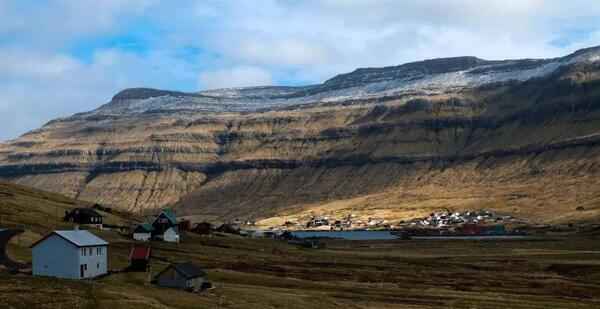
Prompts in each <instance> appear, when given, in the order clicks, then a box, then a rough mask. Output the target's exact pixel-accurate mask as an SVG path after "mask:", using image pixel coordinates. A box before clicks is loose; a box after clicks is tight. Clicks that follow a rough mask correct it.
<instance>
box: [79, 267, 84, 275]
mask: <svg viewBox="0 0 600 309" xmlns="http://www.w3.org/2000/svg"><path fill="white" fill-rule="evenodd" d="M84 271H85V269H84V268H83V265H79V274H80V276H81V278H83V277H85V273H84Z"/></svg>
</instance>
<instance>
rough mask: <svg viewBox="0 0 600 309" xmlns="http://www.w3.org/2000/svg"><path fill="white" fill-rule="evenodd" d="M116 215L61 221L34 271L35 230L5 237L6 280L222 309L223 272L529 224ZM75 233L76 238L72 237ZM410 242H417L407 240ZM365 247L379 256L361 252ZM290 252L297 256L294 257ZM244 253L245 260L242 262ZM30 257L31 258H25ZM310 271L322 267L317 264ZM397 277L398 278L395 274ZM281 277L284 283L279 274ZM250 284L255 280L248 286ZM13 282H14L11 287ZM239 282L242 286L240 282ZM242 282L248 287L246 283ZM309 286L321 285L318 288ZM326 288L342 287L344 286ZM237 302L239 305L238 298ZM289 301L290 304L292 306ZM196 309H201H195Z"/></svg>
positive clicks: (487, 215)
mask: <svg viewBox="0 0 600 309" xmlns="http://www.w3.org/2000/svg"><path fill="white" fill-rule="evenodd" d="M111 212H113V211H112V210H111V209H110V208H103V207H102V206H100V205H93V206H89V207H76V208H73V209H69V210H68V211H66V212H65V213H64V215H63V216H61V219H60V220H61V221H62V222H63V224H58V225H57V226H60V227H61V228H60V229H54V230H51V231H50V232H49V233H46V234H45V235H43V237H40V238H37V239H34V240H33V242H32V244H31V245H29V244H28V245H27V247H28V248H29V249H28V250H30V255H31V259H30V262H27V260H25V262H22V261H23V259H22V258H21V259H13V254H14V251H13V252H12V253H11V254H9V253H8V251H10V250H8V248H9V247H10V243H11V242H12V243H14V241H15V240H17V241H18V239H19V238H20V237H21V235H23V230H24V229H27V228H26V227H25V226H22V228H24V229H19V228H15V226H11V228H7V229H4V230H0V274H1V273H2V271H1V270H2V269H6V270H8V273H9V274H10V276H12V277H14V278H18V279H17V280H27V279H26V278H32V280H34V281H33V282H38V281H35V280H46V279H45V278H55V279H54V280H59V281H52V282H71V281H74V282H82V283H84V284H85V283H86V282H88V283H94V282H98V283H102V286H103V287H105V288H108V287H110V286H111V284H117V285H121V284H123V285H124V287H127V289H130V290H131V289H135V286H139V287H140V288H141V289H151V290H148V291H149V292H148V293H152V294H157V295H163V294H161V293H166V294H164V295H171V294H170V292H169V291H170V290H178V291H181V293H184V294H187V295H190V297H198V296H201V297H200V298H198V300H197V301H199V302H209V303H215V302H217V303H221V302H222V300H212V298H213V297H215V295H220V296H218V297H219V298H220V297H225V296H223V295H224V293H230V292H229V291H230V289H231V285H232V284H234V283H232V281H227V282H228V283H226V284H227V285H228V286H227V285H225V283H224V281H223V277H222V276H223V274H222V273H221V271H216V270H215V268H226V269H229V270H228V271H232V270H236V271H242V272H244V273H246V272H250V273H253V272H254V271H255V270H254V269H261V270H260V272H261V273H263V272H266V273H268V274H270V275H273V276H276V277H278V276H280V275H283V274H285V271H284V270H277V269H279V267H286V268H287V267H290V266H289V265H294V264H295V263H298V262H297V260H296V259H297V258H296V257H295V256H296V255H298V257H301V259H306V258H309V257H310V256H315V255H316V256H322V258H318V261H320V262H319V263H322V262H326V261H336V260H337V259H338V258H341V257H342V256H343V255H341V256H338V253H337V252H338V250H340V248H346V247H347V246H349V247H348V249H344V250H349V251H344V252H346V254H358V255H359V256H360V254H369V252H370V251H373V250H378V251H377V252H380V253H381V252H382V251H381V250H387V249H385V248H387V247H388V246H400V247H403V246H408V247H413V249H411V252H420V251H421V250H425V252H427V250H431V249H428V248H431V246H432V245H434V244H433V243H430V242H428V241H420V240H418V239H419V238H418V237H419V236H420V235H458V236H461V235H462V236H469V235H480V236H482V237H492V236H494V235H513V234H514V228H512V226H518V225H519V224H523V223H524V222H523V220H520V219H517V218H514V217H512V216H508V215H504V214H497V213H494V212H492V211H487V210H476V211H461V212H450V211H446V210H442V211H439V212H434V213H432V214H430V215H429V216H427V217H423V218H415V219H413V220H407V221H406V222H396V223H392V224H390V223H389V222H387V221H385V220H380V219H373V218H372V219H371V220H362V221H363V222H362V223H361V222H360V221H361V220H358V219H356V217H352V216H344V217H343V218H340V219H337V218H334V217H332V216H314V217H312V218H307V220H306V221H304V222H302V224H298V225H296V224H289V223H288V224H283V225H281V226H279V227H274V228H271V229H269V228H261V227H260V226H258V225H257V224H256V223H255V222H253V220H241V219H239V220H232V221H231V222H224V223H223V222H219V223H214V224H213V223H210V222H205V221H204V222H191V221H190V220H189V219H188V218H187V217H185V216H177V213H176V211H175V210H173V209H161V210H157V211H155V213H154V214H148V215H145V216H135V218H134V220H131V221H130V220H129V219H128V220H115V217H119V216H120V217H123V216H125V217H123V218H130V217H127V215H125V214H121V213H111ZM0 225H2V224H1V223H0ZM4 226H6V225H4ZM67 226H71V228H65V227H67ZM311 231H313V232H318V233H319V235H323V233H326V234H327V233H329V232H331V233H339V232H343V233H345V232H350V233H353V232H361V231H363V232H367V233H380V232H385V233H388V234H391V235H395V237H394V239H388V240H385V241H384V240H379V241H377V240H374V241H369V242H368V243H365V242H364V240H363V241H358V242H356V245H353V244H352V242H353V241H349V242H347V241H344V240H339V241H336V240H332V239H329V240H328V238H327V236H324V237H325V238H323V239H320V238H313V237H310V238H302V237H299V236H298V235H301V233H302V232H311ZM406 233H408V235H409V236H411V237H405V236H406V235H407V234H406ZM319 237H321V236H319ZM411 239H412V241H411ZM446 243H447V244H449V245H452V246H460V248H463V247H465V246H466V247H468V246H469V244H471V243H469V242H463V241H460V242H459V243H457V242H456V240H453V241H451V240H449V241H443V242H438V244H437V245H435V247H438V246H442V247H443V246H446ZM486 243H490V242H483V243H481V245H484V246H486V245H485V244H486ZM490 244H492V243H490ZM378 246H382V247H378ZM363 247H365V248H371V249H360V248H363ZM12 248H13V249H12V250H14V248H15V247H14V245H13V247H12ZM375 248H377V249H375ZM206 250H208V251H206ZM222 250H225V251H222ZM363 250H365V251H363ZM220 252H223V253H220ZM225 252H230V253H228V254H227V253H225ZM235 252H238V253H235ZM242 252H243V253H242ZM252 252H256V253H252ZM289 252H293V254H292V255H289V256H288V255H287V254H288V253H289ZM361 252H362V253H361ZM231 253H233V255H232V254H231ZM239 253H242V254H241V255H239V256H238V255H236V254H239ZM380 253H377V254H380ZM28 254H29V253H25V252H23V253H22V254H21V255H19V256H27V255H28ZM221 254H224V255H221ZM265 254H267V255H266V256H269V262H265V261H264V260H262V259H263V258H264V257H265ZM282 254H284V255H285V256H286V258H285V259H286V262H283V261H282V260H281V259H282V257H283V256H282ZM411 254H412V253H411ZM254 255H256V256H254ZM117 257H118V258H117ZM247 259H250V260H252V264H247V263H249V261H250V260H247ZM287 259H290V260H289V261H287ZM322 259H323V260H322ZM359 260H360V261H362V260H361V259H358V260H357V262H358V261H359ZM225 261H227V262H225ZM278 261H279V262H278ZM125 262H126V263H125ZM315 262H317V261H315ZM363 262H368V261H362V262H361V263H363ZM280 263H285V264H280ZM368 263H370V262H368ZM368 263H367V264H368ZM250 265H252V266H250ZM275 265H280V266H275ZM283 265H286V266H283ZM309 266H310V267H311V268H312V267H315V266H314V265H313V264H309ZM307 267H308V266H307ZM337 267H344V266H336V268H337ZM361 267H362V266H361ZM388 267H389V266H388ZM389 269H390V271H393V267H392V268H389ZM281 271H284V273H280V272H281ZM304 271H307V270H306V269H305V270H304ZM322 271H324V270H323V269H321V270H320V272H322ZM346 271H353V270H349V269H348V270H346ZM361 271H362V270H361ZM315 275H316V273H313V274H312V275H310V276H315ZM244 276H246V275H243V276H242V277H241V278H244ZM295 276H298V275H295ZM310 276H309V277H306V278H305V277H304V276H301V278H305V280H308V278H310ZM0 278H1V277H0ZM4 278H5V279H4V280H6V278H7V277H4ZM8 278H11V277H8ZM131 278H136V279H134V280H132V279H131ZM235 278H238V277H237V275H236V277H235ZM65 280H66V281H65ZM228 280H232V279H228ZM235 280H242V282H243V280H245V279H235ZM310 280H311V282H312V280H313V279H310ZM327 280H333V281H335V282H337V280H338V279H334V278H329V279H327ZM215 281H216V283H215ZM333 281H332V282H333ZM40 282H46V281H40ZM234 282H235V281H234ZM61 284H62V283H61ZM256 284H257V283H251V284H250V285H246V286H248V287H250V286H256ZM311 284H313V283H311ZM314 284H318V282H314ZM84 286H85V285H84ZM234 286H235V285H234ZM276 286H277V284H275V286H269V287H268V290H270V289H273V288H275V287H276ZM152 291H153V292H152ZM163 291H164V292H163ZM173 295H180V294H173ZM194 295H196V296H194ZM228 295H229V296H228V297H229V298H228V299H230V302H235V297H234V296H232V295H230V294H228ZM161 297H163V296H161ZM180 297H182V296H180ZM231 299H233V301H232V300H231ZM281 299H282V301H283V299H286V298H285V297H283V298H281ZM284 307H285V306H284ZM191 308H195V307H194V306H193V305H192V306H191Z"/></svg>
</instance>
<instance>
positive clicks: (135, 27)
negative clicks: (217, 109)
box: [0, 0, 600, 141]
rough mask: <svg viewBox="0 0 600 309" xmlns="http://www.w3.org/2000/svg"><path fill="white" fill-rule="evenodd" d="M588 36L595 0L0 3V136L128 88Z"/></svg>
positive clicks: (327, 73) (297, 74)
mask: <svg viewBox="0 0 600 309" xmlns="http://www.w3.org/2000/svg"><path fill="white" fill-rule="evenodd" d="M597 45H600V5H598V0H569V1H563V0H486V1H481V0H414V1H411V0H406V1H398V0H321V1H318V0H231V1H229V0H198V1H191V0H178V1H160V0H101V1H99V0H45V1H37V0H0V141H1V140H4V141H6V140H10V139H14V138H16V137H18V136H19V135H21V134H23V133H25V132H27V131H29V130H33V129H36V128H39V127H40V126H42V125H43V124H44V123H46V122H47V121H49V120H51V119H54V118H57V117H65V116H69V115H71V114H74V113H77V112H83V111H89V110H92V109H95V108H97V107H98V106H100V105H101V104H104V103H106V102H108V101H110V98H111V97H112V96H113V95H114V94H116V93H117V92H118V91H120V90H122V89H124V88H129V87H152V88H160V89H169V90H179V91H199V90H203V89H213V88H224V87H242V86H257V85H304V84H314V83H320V82H323V81H324V80H326V79H328V78H331V77H333V76H334V75H336V74H339V73H345V72H349V71H352V70H354V69H356V68H358V67H376V66H389V65H398V64H402V63H405V62H409V61H415V60H422V59H430V58H438V57H452V56H477V57H480V58H484V59H509V58H547V57H557V56H563V55H566V54H568V53H571V52H573V51H575V50H577V49H580V48H584V47H590V46H597Z"/></svg>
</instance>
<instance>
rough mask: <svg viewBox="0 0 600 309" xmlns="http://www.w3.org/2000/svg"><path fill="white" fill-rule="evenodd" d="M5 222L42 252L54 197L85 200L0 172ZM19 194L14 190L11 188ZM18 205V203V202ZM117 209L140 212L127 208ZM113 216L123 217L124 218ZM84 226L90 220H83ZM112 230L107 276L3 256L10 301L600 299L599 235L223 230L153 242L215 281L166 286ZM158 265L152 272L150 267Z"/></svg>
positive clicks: (339, 303)
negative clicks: (293, 240) (312, 240)
mask: <svg viewBox="0 0 600 309" xmlns="http://www.w3.org/2000/svg"><path fill="white" fill-rule="evenodd" d="M0 192H2V195H1V196H0V212H1V213H2V214H3V218H7V217H8V218H9V219H3V220H4V221H2V222H0V228H1V227H6V226H7V225H11V224H18V225H20V226H21V227H22V228H23V229H25V233H24V234H23V236H21V237H20V238H19V239H15V241H14V243H12V244H11V245H10V246H9V255H10V256H11V257H14V258H16V259H18V260H20V261H23V262H25V263H27V262H30V261H31V249H30V248H29V246H30V245H31V244H32V243H33V242H34V241H36V240H38V239H39V238H40V237H41V235H43V234H45V233H46V232H47V231H50V230H52V229H54V228H71V226H68V225H63V224H64V223H62V222H60V217H58V216H56V215H55V211H54V209H53V208H55V207H58V208H61V209H70V208H71V207H73V206H72V205H74V204H80V203H82V202H80V201H75V200H72V199H70V198H66V197H61V196H60V195H57V194H53V193H47V192H42V191H38V190H32V189H29V188H26V187H23V186H17V185H13V184H0ZM9 195H10V196H9ZM14 209H18V211H14ZM105 215H107V217H105V219H106V220H109V221H113V220H122V221H123V222H127V221H128V220H131V219H134V218H133V217H131V216H128V215H127V214H125V213H122V214H118V215H109V214H105ZM113 222H114V221H113ZM82 228H85V227H82ZM91 231H92V232H93V233H94V234H96V235H98V236H100V237H102V238H103V239H106V240H108V241H109V242H110V245H109V248H108V254H109V268H110V270H112V273H111V274H110V275H108V276H106V277H103V278H99V279H96V280H81V281H78V280H66V279H56V278H44V277H33V276H31V275H28V274H26V273H21V274H11V273H9V272H7V271H4V270H3V269H2V267H0V307H1V308H15V309H17V308H19V309H20V308H162V309H165V308H317V307H318V308H324V309H327V308H340V307H345V308H357V309H360V308H415V309H426V308H465V309H467V308H515V309H532V308H561V309H562V308H565V309H567V308H598V306H600V298H599V295H600V285H599V284H598V280H599V279H600V264H599V258H600V252H599V251H598V247H597V243H598V240H599V239H598V237H597V236H590V235H587V236H586V235H569V236H568V237H564V236H560V235H555V236H552V237H546V238H543V239H529V240H511V241H456V240H455V241H452V240H448V241H435V240H434V241H412V240H406V241H401V240H391V241H344V240H325V241H323V243H324V244H325V248H323V249H308V248H303V247H300V246H295V245H291V244H288V243H286V242H285V241H278V240H273V239H252V238H241V237H239V236H234V235H225V234H216V235H212V236H200V235H194V234H190V233H187V234H186V233H184V234H183V235H182V242H181V243H179V244H175V243H164V242H152V243H150V245H151V246H152V248H153V251H152V252H153V253H152V260H151V261H152V262H151V263H152V267H151V271H152V274H151V275H156V274H157V273H159V272H160V271H161V270H163V269H164V268H165V267H166V266H167V265H168V264H169V263H171V262H185V261H192V262H194V263H195V264H197V265H201V266H202V267H203V268H204V269H206V272H207V274H208V280H210V281H211V282H212V284H213V286H214V289H212V290H209V291H205V292H203V293H201V294H195V293H190V292H185V291H180V290H174V289H168V288H159V287H156V286H154V285H151V284H150V283H149V282H148V281H149V280H148V278H149V274H148V273H143V272H140V273H136V272H123V270H124V269H125V268H126V267H127V265H128V254H129V250H130V248H131V247H132V245H133V242H132V240H131V239H130V238H129V237H128V236H126V235H122V234H119V233H117V232H116V231H107V230H104V231H100V230H91ZM151 275H150V276H151Z"/></svg>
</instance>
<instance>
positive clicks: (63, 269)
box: [31, 230, 108, 279]
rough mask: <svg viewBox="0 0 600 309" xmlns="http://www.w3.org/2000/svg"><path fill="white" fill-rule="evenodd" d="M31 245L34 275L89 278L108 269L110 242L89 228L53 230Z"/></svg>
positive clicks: (102, 273) (99, 274) (104, 272)
mask: <svg viewBox="0 0 600 309" xmlns="http://www.w3.org/2000/svg"><path fill="white" fill-rule="evenodd" d="M31 248H32V257H33V261H32V264H33V265H32V272H33V275H34V276H47V277H57V278H66V279H88V278H94V277H97V276H101V275H104V274H106V273H107V272H108V258H107V257H108V242H106V241H105V240H103V239H101V238H99V237H98V236H96V235H94V234H92V233H90V232H88V231H83V230H70V231H54V232H52V233H50V234H48V235H46V236H45V237H44V238H42V239H40V240H38V241H37V242H36V243H34V244H33V245H32V246H31Z"/></svg>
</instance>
